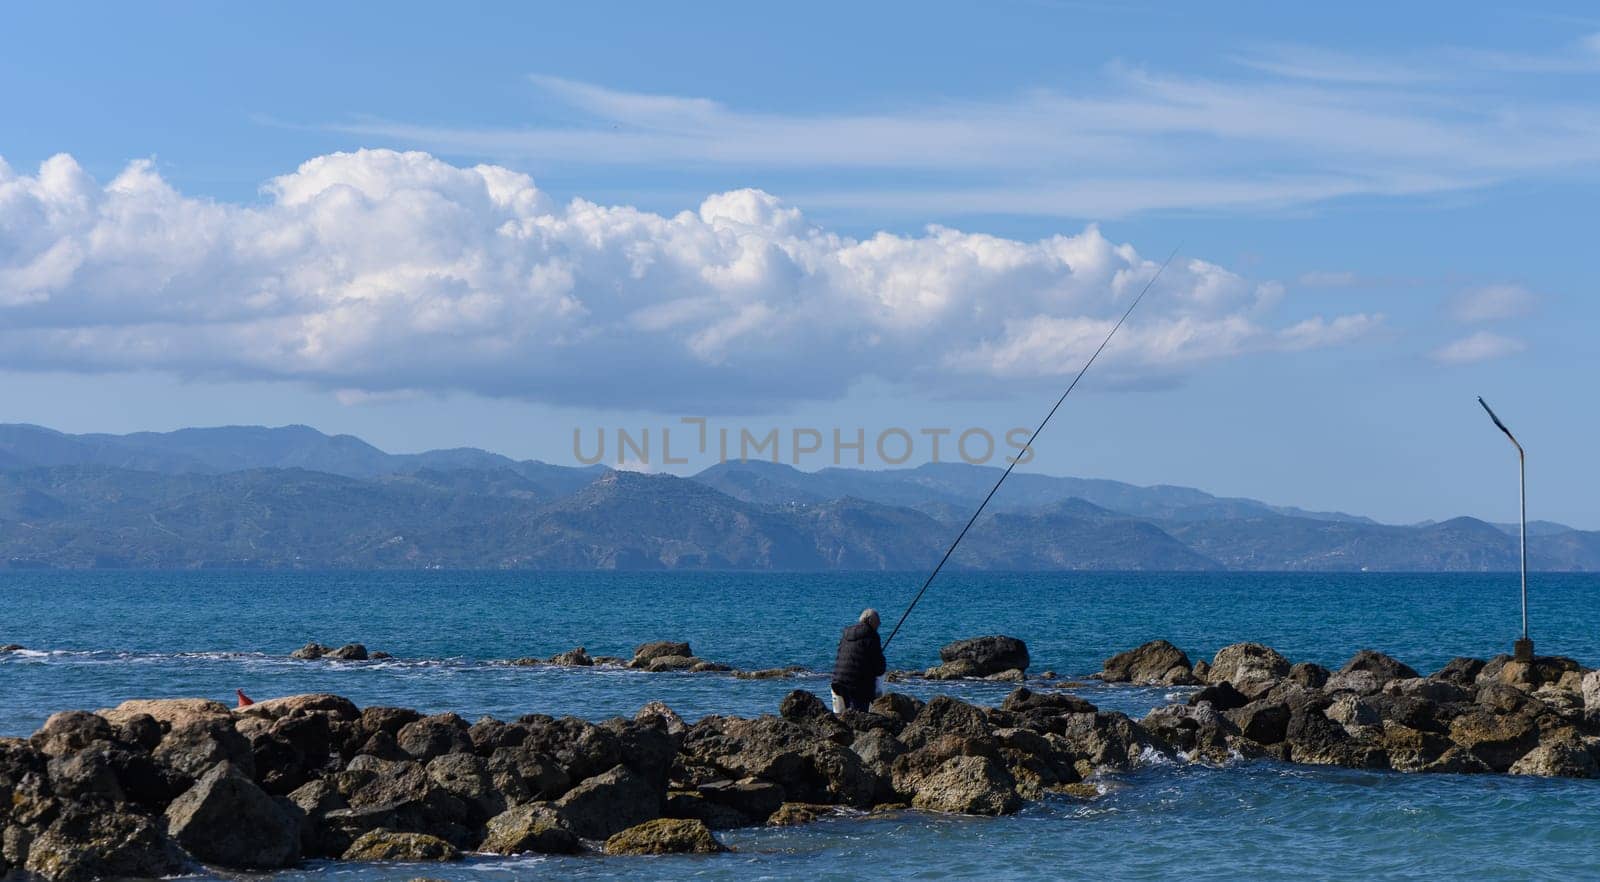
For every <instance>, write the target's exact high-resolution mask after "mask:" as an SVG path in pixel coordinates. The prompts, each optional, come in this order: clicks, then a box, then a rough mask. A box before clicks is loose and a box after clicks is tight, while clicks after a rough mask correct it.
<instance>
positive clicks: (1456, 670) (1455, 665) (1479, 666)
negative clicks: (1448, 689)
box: [1432, 655, 1484, 687]
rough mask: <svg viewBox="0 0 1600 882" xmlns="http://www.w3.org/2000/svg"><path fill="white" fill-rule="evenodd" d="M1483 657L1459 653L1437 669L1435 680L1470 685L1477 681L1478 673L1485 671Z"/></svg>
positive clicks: (1434, 675)
mask: <svg viewBox="0 0 1600 882" xmlns="http://www.w3.org/2000/svg"><path fill="white" fill-rule="evenodd" d="M1483 665H1484V662H1483V659H1478V658H1467V657H1466V656H1462V655H1458V656H1456V657H1455V658H1453V659H1451V660H1450V661H1448V662H1446V663H1445V666H1444V667H1442V668H1440V669H1439V670H1438V671H1435V672H1434V674H1433V678H1432V679H1435V680H1444V681H1446V682H1449V683H1454V684H1456V685H1457V686H1467V687H1470V686H1472V685H1473V684H1474V683H1476V682H1477V679H1478V674H1479V673H1481V672H1482V671H1483Z"/></svg>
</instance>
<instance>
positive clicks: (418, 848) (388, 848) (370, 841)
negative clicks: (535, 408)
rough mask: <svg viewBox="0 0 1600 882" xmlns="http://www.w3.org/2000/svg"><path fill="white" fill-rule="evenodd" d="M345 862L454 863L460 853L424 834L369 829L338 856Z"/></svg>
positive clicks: (437, 838)
mask: <svg viewBox="0 0 1600 882" xmlns="http://www.w3.org/2000/svg"><path fill="white" fill-rule="evenodd" d="M341 859H342V860H347V861H405V862H410V863H420V862H423V861H438V862H442V861H456V860H460V859H461V852H460V851H458V850H456V847H455V846H454V845H451V844H450V843H448V842H446V841H444V840H443V839H440V838H439V837H437V836H430V835H428V834H427V833H399V832H396V831H394V830H371V831H368V832H366V833H363V834H361V836H360V837H359V838H357V839H356V841H355V842H352V843H350V847H349V848H347V849H345V852H344V854H343V855H342V856H341Z"/></svg>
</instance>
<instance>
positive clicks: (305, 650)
mask: <svg viewBox="0 0 1600 882" xmlns="http://www.w3.org/2000/svg"><path fill="white" fill-rule="evenodd" d="M332 651H333V647H331V646H323V645H322V644H321V643H316V642H311V643H307V644H306V645H304V646H302V647H300V648H299V649H296V650H295V651H294V652H291V653H289V657H290V658H293V659H299V660H300V661H316V660H317V659H319V658H322V657H323V656H325V655H327V654H328V653H330V652H332Z"/></svg>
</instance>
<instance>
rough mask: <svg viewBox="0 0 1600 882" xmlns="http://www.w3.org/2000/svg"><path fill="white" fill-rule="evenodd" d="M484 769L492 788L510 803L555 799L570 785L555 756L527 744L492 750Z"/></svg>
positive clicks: (569, 778)
mask: <svg viewBox="0 0 1600 882" xmlns="http://www.w3.org/2000/svg"><path fill="white" fill-rule="evenodd" d="M488 769H489V775H490V777H491V778H492V779H493V781H494V786H495V789H496V790H498V791H500V793H501V794H503V795H504V796H505V798H506V801H507V802H508V803H512V804H516V803H522V802H530V801H534V800H551V799H555V798H556V797H559V796H560V795H561V794H563V793H566V792H567V790H568V788H570V787H571V786H572V776H571V775H570V774H568V773H567V771H566V769H564V768H563V767H562V766H561V764H560V763H559V762H558V761H557V760H556V758H555V757H553V756H551V755H549V754H547V753H543V752H540V751H538V750H535V749H532V748H531V747H529V746H528V745H527V744H522V745H518V746H517V747H503V748H500V749H499V750H496V751H495V752H494V753H493V754H491V755H490V757H489V761H488Z"/></svg>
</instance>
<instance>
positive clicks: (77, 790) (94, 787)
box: [49, 742, 128, 803]
mask: <svg viewBox="0 0 1600 882" xmlns="http://www.w3.org/2000/svg"><path fill="white" fill-rule="evenodd" d="M49 778H50V790H51V792H52V793H54V794H55V795H56V796H59V797H61V798H62V799H69V800H73V801H76V802H82V801H85V800H101V801H103V802H107V803H114V802H126V801H127V800H128V797H127V794H125V793H123V791H122V783H121V782H120V781H118V780H117V768H116V761H115V758H114V751H113V749H112V747H111V745H110V744H107V743H105V742H101V743H98V744H93V745H91V746H89V747H86V748H84V749H83V750H80V751H78V752H77V753H69V754H65V755H62V756H57V757H54V758H52V759H51V760H50V765H49Z"/></svg>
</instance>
